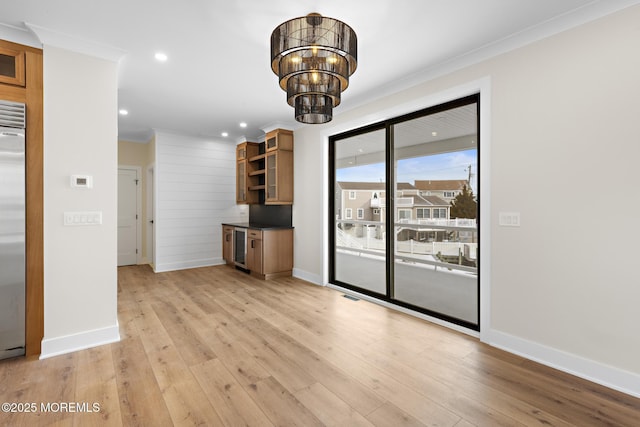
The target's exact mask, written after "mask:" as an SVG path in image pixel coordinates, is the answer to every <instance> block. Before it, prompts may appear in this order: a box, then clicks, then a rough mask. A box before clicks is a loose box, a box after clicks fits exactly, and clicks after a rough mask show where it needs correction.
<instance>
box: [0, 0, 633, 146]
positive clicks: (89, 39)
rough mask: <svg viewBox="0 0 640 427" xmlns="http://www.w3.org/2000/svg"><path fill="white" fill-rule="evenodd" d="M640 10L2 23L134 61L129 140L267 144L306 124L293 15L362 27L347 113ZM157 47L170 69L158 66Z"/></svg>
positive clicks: (286, 8) (83, 13) (207, 3)
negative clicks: (291, 58) (288, 85)
mask: <svg viewBox="0 0 640 427" xmlns="http://www.w3.org/2000/svg"><path fill="white" fill-rule="evenodd" d="M639 2H640V0H448V1H442V0H439V1H438V0H368V1H354V0H352V1H347V0H270V1H265V0H188V1H184V0H183V1H178V0H0V11H1V12H0V23H2V24H6V25H8V26H9V27H13V28H9V29H11V31H14V30H15V29H16V28H17V29H25V31H26V28H27V26H25V23H27V24H29V27H30V28H31V29H35V33H36V34H38V35H39V36H40V38H41V39H43V40H44V42H45V43H48V44H54V42H47V40H46V39H44V38H43V34H49V35H50V34H59V35H60V33H62V34H63V35H64V36H65V37H66V40H67V41H68V40H76V41H79V42H80V43H79V44H84V46H85V47H86V46H89V49H91V48H92V47H93V48H95V50H96V52H99V51H100V50H101V48H104V47H106V48H107V49H106V50H109V51H111V52H117V54H122V57H121V59H120V66H119V83H118V87H119V93H118V104H119V107H120V108H125V109H127V110H128V111H129V115H128V116H125V117H120V119H119V136H120V138H121V139H129V140H136V141H146V140H148V139H149V137H150V136H151V135H152V129H162V130H166V131H173V132H178V133H185V134H192V135H206V136H212V137H216V138H219V137H221V136H220V135H221V133H222V132H224V131H226V132H228V133H229V136H228V138H227V139H228V140H229V141H231V142H233V143H235V142H237V141H239V140H240V139H242V138H244V137H246V138H249V139H254V140H257V139H259V138H261V137H262V136H263V133H264V131H263V129H265V128H270V127H273V126H276V125H279V126H286V127H289V128H295V127H297V126H299V125H298V124H297V123H296V122H295V121H294V119H293V109H292V108H291V107H290V106H289V105H288V104H287V103H286V99H285V93H284V92H283V91H282V90H281V89H280V88H279V86H278V82H277V77H276V76H275V75H274V74H273V73H272V71H271V68H270V57H269V56H270V51H269V38H270V35H271V32H272V31H273V29H274V28H275V27H276V26H277V25H279V24H280V23H282V22H284V21H286V20H288V19H291V18H295V17H298V16H304V15H306V14H308V13H310V12H318V13H321V14H323V15H325V16H329V17H332V18H336V19H339V20H342V21H344V22H346V23H347V24H349V25H350V26H351V27H352V28H353V29H354V30H355V31H356V33H357V35H358V69H357V70H356V72H355V73H354V75H353V76H352V77H351V80H350V85H349V88H348V89H347V90H346V91H345V92H344V93H343V96H342V103H341V105H340V106H338V107H336V109H335V110H334V116H338V115H340V114H341V113H342V112H344V111H346V110H349V109H351V108H354V107H355V106H357V105H360V104H362V103H363V102H366V101H367V100H370V99H373V98H377V97H380V96H383V95H384V94H387V93H390V92H393V91H395V90H398V89H399V88H404V87H409V86H410V85H412V84H415V83H416V82H418V81H421V80H424V79H425V78H428V77H430V76H435V75H437V74H438V73H440V72H444V71H448V70H451V69H453V68H455V67H460V66H464V65H468V64H470V63H473V62H475V61H478V60H481V59H483V58H486V57H488V56H491V55H495V54H498V53H501V52H504V51H506V50H509V49H512V48H515V47H518V46H521V45H523V44H525V43H528V42H530V41H533V40H537V39H540V38H542V37H545V36H547V35H550V34H553V33H556V32H558V31H561V30H564V29H567V28H570V27H572V26H575V25H579V24H582V23H584V22H587V21H589V20H592V19H595V18H597V17H600V16H603V15H606V14H608V13H612V12H614V11H617V10H620V9H622V8H624V7H627V6H630V5H632V4H636V3H639ZM5 29H7V27H5ZM0 30H2V28H1V27H0ZM1 34H2V31H0V35H1ZM30 36H31V35H30ZM49 39H50V40H60V39H61V38H60V37H58V38H49ZM62 47H64V46H62ZM157 51H162V52H164V53H166V54H167V55H168V56H169V59H168V61H167V62H165V63H159V62H157V61H156V60H155V59H154V54H155V53H156V52H157ZM243 121H244V122H246V123H247V124H248V126H247V127H246V128H245V129H242V128H240V127H239V123H240V122H243ZM306 126H319V125H306Z"/></svg>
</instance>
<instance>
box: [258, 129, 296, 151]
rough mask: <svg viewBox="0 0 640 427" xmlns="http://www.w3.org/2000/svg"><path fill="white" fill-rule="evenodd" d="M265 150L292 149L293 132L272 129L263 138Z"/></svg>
mask: <svg viewBox="0 0 640 427" xmlns="http://www.w3.org/2000/svg"><path fill="white" fill-rule="evenodd" d="M264 146H265V147H264V148H265V151H266V152H269V151H273V150H287V151H293V132H292V131H290V130H286V129H274V130H272V131H271V132H268V133H267V135H266V136H265V139H264Z"/></svg>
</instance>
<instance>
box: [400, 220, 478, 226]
mask: <svg viewBox="0 0 640 427" xmlns="http://www.w3.org/2000/svg"><path fill="white" fill-rule="evenodd" d="M398 224H401V225H435V226H438V227H457V228H460V227H465V228H476V226H477V224H476V220H475V219H468V218H454V219H445V218H427V219H399V220H398Z"/></svg>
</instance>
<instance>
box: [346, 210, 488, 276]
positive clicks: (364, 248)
mask: <svg viewBox="0 0 640 427" xmlns="http://www.w3.org/2000/svg"><path fill="white" fill-rule="evenodd" d="M337 224H338V225H339V227H338V228H337V229H336V249H338V250H341V251H345V252H349V253H352V254H354V255H365V256H374V257H375V256H379V257H380V258H381V259H384V257H385V251H386V243H385V239H386V236H387V233H386V229H385V226H384V225H383V224H381V223H379V222H375V221H356V220H338V222H337ZM395 225H396V230H395V231H396V233H399V232H401V231H403V230H406V229H410V230H414V231H433V230H437V231H438V232H441V230H445V231H452V232H458V233H456V235H459V236H458V237H460V238H462V236H463V235H469V236H467V238H468V239H469V240H467V241H417V240H413V239H408V240H396V241H395V242H394V246H395V252H396V255H395V258H396V261H403V262H409V263H416V264H426V265H432V266H435V268H436V269H437V268H438V267H443V268H446V269H447V270H459V271H464V272H467V273H477V268H476V267H473V266H469V265H467V266H465V265H462V258H464V259H465V260H466V261H467V264H469V262H470V263H471V264H472V265H473V263H474V262H476V261H477V251H478V244H477V243H476V242H477V235H476V234H475V233H476V220H474V219H450V220H446V219H433V220H419V221H418V220H413V221H411V220H407V221H406V222H405V221H403V222H401V223H396V224H395ZM437 255H440V256H444V257H448V258H451V257H459V259H460V262H459V263H453V262H443V261H440V260H439V259H438V258H437V257H436V256H437Z"/></svg>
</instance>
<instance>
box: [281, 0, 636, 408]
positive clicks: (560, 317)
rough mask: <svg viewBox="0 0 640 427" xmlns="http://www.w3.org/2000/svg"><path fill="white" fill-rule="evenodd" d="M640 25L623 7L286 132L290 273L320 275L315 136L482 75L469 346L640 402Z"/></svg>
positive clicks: (321, 168)
mask: <svg viewBox="0 0 640 427" xmlns="http://www.w3.org/2000/svg"><path fill="white" fill-rule="evenodd" d="M638 22H640V7H638V6H634V7H631V8H628V9H625V10H623V11H620V12H618V13H616V14H613V15H610V16H608V17H605V18H602V19H599V20H597V21H593V22H591V23H588V24H585V25H582V26H580V27H577V28H574V29H572V30H569V31H566V32H564V33H560V34H558V35H556V36H553V37H549V38H547V39H544V40H541V41H539V42H536V43H533V44H530V45H528V46H525V47H522V48H519V49H517V50H513V51H511V52H509V53H506V54H503V55H500V56H497V57H495V58H493V59H490V60H486V61H484V62H481V63H478V64H476V65H473V66H470V67H467V68H464V69H462V70H460V71H455V72H451V73H449V74H446V75H444V76H442V77H438V78H435V79H432V80H427V81H425V82H424V83H422V84H419V85H417V86H415V87H413V88H411V89H409V90H404V91H401V92H398V93H396V94H393V95H390V96H387V97H385V98H383V99H381V100H379V101H376V102H373V103H370V104H367V105H364V106H361V107H359V108H356V109H353V110H350V111H343V112H341V111H340V107H338V108H337V109H336V111H335V113H336V115H335V116H334V120H333V121H332V122H331V123H329V124H327V125H319V126H305V127H302V128H300V129H299V130H297V131H296V132H295V139H296V153H295V164H296V168H295V171H296V175H295V178H294V179H295V180H296V193H295V200H296V203H295V205H294V210H293V225H294V226H295V228H296V240H295V245H294V246H295V270H294V271H295V274H296V275H297V276H299V277H302V278H305V279H308V280H312V281H314V282H316V283H321V284H325V283H326V280H327V279H326V278H327V256H328V254H327V251H328V248H327V247H326V233H327V232H328V227H327V225H326V224H327V223H328V217H327V206H326V200H327V197H328V195H327V173H326V169H327V167H328V164H327V156H326V150H327V147H326V138H327V136H328V135H331V134H333V133H337V132H340V131H343V130H346V129H348V128H349V127H356V126H362V125H365V124H368V123H371V122H375V121H378V120H381V119H383V118H386V117H384V116H385V114H392V112H393V111H394V109H395V108H396V107H397V106H401V105H407V104H412V103H413V104H415V103H416V102H419V101H420V100H423V99H424V100H429V99H432V98H433V99H435V98H439V97H442V96H443V95H446V94H447V93H449V92H450V91H451V88H455V87H459V86H464V85H466V84H468V83H469V82H473V81H478V80H480V79H488V80H489V81H490V82H491V83H490V92H489V95H490V100H491V102H490V107H489V108H490V117H491V121H490V123H489V125H490V126H489V127H490V129H491V134H490V144H491V152H490V156H489V157H490V166H489V167H484V168H483V169H482V170H481V171H480V179H481V182H482V180H483V179H484V180H485V182H490V187H489V188H488V189H487V190H488V191H485V192H484V193H483V194H481V197H484V196H488V195H490V198H486V199H482V201H481V203H486V202H488V203H489V206H486V209H488V219H489V220H491V226H490V229H489V236H486V235H485V236H484V237H483V238H485V239H486V238H490V247H489V248H488V249H489V250H488V251H485V252H484V253H482V256H483V257H484V261H485V262H488V263H489V264H488V265H489V269H485V270H484V272H482V273H481V274H483V275H484V277H483V289H482V293H483V298H482V299H483V305H482V307H481V310H482V311H484V316H485V317H484V318H485V319H486V322H484V323H483V324H482V325H481V339H482V340H483V341H485V342H488V343H490V344H492V345H495V346H498V347H501V348H504V349H507V350H509V351H511V352H514V353H518V354H521V355H523V356H525V357H528V358H530V359H533V360H537V361H539V362H542V363H544V364H547V365H550V366H553V367H556V368H559V369H562V370H564V371H567V372H570V373H573V374H576V375H579V376H582V377H584V378H587V379H590V380H593V381H595V382H598V383H601V384H604V385H607V386H610V387H612V388H615V389H618V390H621V391H624V392H627V393H630V394H632V395H636V396H640V362H639V361H640V340H638V338H637V337H638V325H640V310H638V301H640V286H638V285H637V282H638V280H637V268H636V262H637V250H636V248H635V246H636V242H637V241H638V240H640V231H639V230H640V229H639V228H638V227H637V226H635V223H636V222H637V212H639V211H640V199H639V198H638V197H635V196H634V195H635V194H637V184H636V183H635V178H634V171H635V170H636V169H637V167H636V163H637V159H638V158H640V144H638V143H637V141H638V135H639V134H640V126H639V125H638V123H639V121H638V117H640V104H639V103H638V102H637V99H638V98H639V97H640V85H638V75H640V56H639V55H638V54H637V52H639V51H640V26H638V24H637V23H638ZM355 78H357V74H356V75H355V76H354V79H355ZM425 80H426V79H425ZM345 96H348V93H347V94H345ZM425 102H428V101H425ZM429 106H430V105H423V106H422V108H424V107H429ZM416 109H417V108H416ZM387 117H391V116H387ZM356 124H357V125H356ZM485 142H487V141H486V140H485ZM482 143H483V142H482V141H481V144H482ZM319 159H323V160H322V161H320V160H319ZM481 161H483V162H488V161H489V159H486V158H485V159H481ZM487 166H488V163H487ZM309 176H313V177H314V178H313V179H310V178H309ZM605 201H606V203H603V202H605ZM500 212H520V214H521V226H520V227H519V228H512V227H508V228H507V227H500V226H498V224H497V222H498V221H497V218H498V215H499V213H500ZM486 219H487V217H485V220H486ZM323 230H324V233H323Z"/></svg>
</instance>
